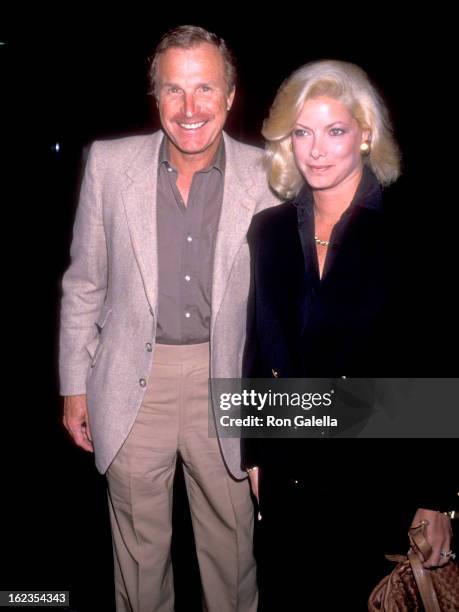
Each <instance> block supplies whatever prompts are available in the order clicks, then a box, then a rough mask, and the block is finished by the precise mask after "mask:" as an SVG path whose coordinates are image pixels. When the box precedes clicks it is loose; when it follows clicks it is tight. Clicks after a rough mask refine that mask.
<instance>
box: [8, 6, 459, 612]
mask: <svg viewBox="0 0 459 612" xmlns="http://www.w3.org/2000/svg"><path fill="white" fill-rule="evenodd" d="M286 8H287V7H286ZM246 9H247V6H245V7H240V8H239V7H237V6H236V5H231V6H230V5H226V6H221V7H219V15H218V16H217V15H216V13H215V12H214V13H212V12H210V13H209V12H206V11H204V10H203V9H199V10H193V11H191V10H188V11H187V10H182V9H181V8H180V7H179V6H178V5H173V4H172V3H170V4H168V5H165V6H163V7H162V12H161V13H160V12H159V11H154V10H146V9H140V5H139V6H138V7H135V6H134V5H133V6H132V7H127V8H125V10H124V11H123V12H121V11H120V12H119V13H116V11H115V10H114V9H113V8H111V9H110V11H108V9H107V12H106V14H105V15H104V16H103V18H100V17H98V18H97V19H96V18H95V16H94V14H93V11H92V10H88V9H83V7H82V6H81V7H78V11H77V10H76V9H74V10H73V11H72V10H71V9H68V12H67V13H66V15H63V14H54V15H53V18H52V19H51V17H49V18H48V16H46V15H43V14H42V13H40V15H33V14H30V13H28V14H27V19H26V18H25V15H24V16H22V18H21V19H16V20H15V21H14V22H13V21H11V22H10V21H5V22H4V24H6V25H5V29H4V32H2V36H1V37H0V40H1V41H2V42H4V43H6V44H4V45H2V46H0V62H1V71H2V76H1V78H2V83H3V84H4V91H3V94H2V103H3V105H4V111H3V112H2V117H1V127H2V133H3V134H4V137H3V138H2V145H1V146H2V152H3V155H4V162H3V164H2V167H3V170H4V171H3V172H2V178H1V190H2V192H3V193H4V197H2V208H1V211H2V220H3V223H2V228H3V231H2V241H1V243H2V246H3V266H2V270H3V284H4V296H5V297H4V299H3V304H4V307H6V315H4V322H5V331H6V333H5V334H4V339H5V341H4V345H3V346H4V362H5V363H6V364H7V366H8V367H7V370H6V371H5V370H4V372H6V373H5V374H4V384H3V389H2V390H3V394H2V395H3V402H2V412H3V415H4V419H3V423H4V425H3V427H2V430H3V431H2V438H3V441H4V442H6V444H2V445H1V447H2V451H3V453H2V454H3V455H4V457H3V461H2V467H3V470H2V474H3V478H2V480H3V482H4V495H3V496H2V510H1V513H2V518H1V521H2V522H1V524H2V529H1V534H0V535H1V553H0V555H1V562H2V564H3V565H4V567H3V570H2V572H1V574H0V590H5V589H15V590H21V589H27V590H33V589H40V590H45V589H54V590H59V589H63V590H70V592H71V604H72V609H74V610H81V611H83V610H84V611H86V610H108V611H109V610H111V609H112V606H113V594H112V589H113V587H112V560H111V541H110V534H109V530H108V512H107V509H106V504H105V484H104V479H103V477H102V476H100V475H99V474H98V473H97V472H96V470H95V468H94V467H93V458H92V456H90V455H88V454H86V453H84V452H83V451H80V450H78V449H76V448H74V447H73V446H72V445H71V444H70V442H69V440H68V438H67V437H66V435H65V434H64V432H63V430H62V428H61V425H60V410H61V402H60V398H59V396H58V382H57V374H56V372H57V367H56V347H57V320H58V302H59V295H60V285H59V283H60V278H61V276H62V274H63V272H64V270H65V268H66V266H67V265H68V251H69V244H70V239H71V228H72V223H73V216H74V211H75V206H76V203H77V194H78V184H79V179H80V172H81V158H82V152H83V149H84V147H85V146H86V145H88V144H89V143H90V142H91V141H93V140H94V139H96V138H105V137H114V136H120V135H125V134H132V133H144V132H148V131H151V130H153V129H156V128H157V127H158V123H157V119H156V116H155V112H154V111H153V104H152V102H153V100H152V98H151V97H149V96H147V95H146V92H147V79H146V73H147V65H148V62H147V58H148V56H149V55H150V54H151V52H152V51H153V49H154V46H155V43H156V42H157V39H158V37H159V36H160V35H161V34H162V33H163V32H164V31H165V30H167V29H168V28H170V27H173V26H176V25H179V24H183V23H194V24H196V25H202V26H204V27H206V28H208V29H210V30H213V31H216V32H217V33H218V34H220V35H221V36H223V37H224V38H225V39H226V40H227V42H228V44H229V45H230V46H231V47H232V48H233V50H234V52H235V54H236V57H237V58H238V60H239V83H238V90H237V99H236V103H235V106H234V107H233V110H232V111H231V116H230V119H229V121H228V124H227V130H228V132H229V133H230V134H231V135H232V136H234V137H235V138H238V139H241V140H243V141H246V142H249V143H252V144H259V145H261V144H262V139H261V137H260V128H261V123H262V120H263V118H264V117H265V116H266V114H267V111H268V109H269V105H270V103H271V101H272V99H273V97H274V94H275V92H276V90H277V88H278V86H279V85H280V83H281V82H282V80H283V79H284V78H285V77H286V76H288V74H289V73H290V72H291V71H292V70H293V69H294V68H296V67H298V66H299V65H301V64H303V63H305V62H307V61H310V60H313V59H320V58H336V59H344V60H348V61H352V62H356V63H358V64H359V65H360V66H362V67H363V68H364V69H365V70H367V72H368V73H369V75H370V77H371V78H372V80H373V81H374V82H375V84H376V85H377V86H378V88H379V89H380V90H381V92H383V94H384V97H385V99H386V101H387V103H388V106H389V108H390V110H391V114H392V118H393V121H394V126H395V132H396V135H397V138H398V140H399V142H400V145H401V148H402V151H403V155H404V177H403V179H402V180H401V181H400V187H399V188H400V189H401V190H402V193H403V194H404V197H403V198H402V203H403V205H402V207H401V209H400V242H399V244H394V249H400V251H401V252H404V253H406V252H407V251H408V252H409V253H410V254H411V255H410V257H409V258H408V259H407V258H406V257H403V258H401V261H402V262H404V263H403V265H406V266H407V269H406V283H407V285H408V286H410V285H411V284H412V286H413V291H416V292H417V293H416V298H417V300H415V303H416V308H414V309H413V312H412V317H413V320H414V321H415V327H416V329H417V330H418V333H417V334H416V338H415V340H414V341H416V342H418V343H419V351H418V356H419V359H418V362H417V363H414V364H410V365H411V368H410V371H409V372H408V371H407V373H406V375H408V376H413V375H414V376H433V377H437V376H438V377H443V376H455V375H456V372H457V366H456V363H457V350H456V348H457V342H456V340H457V324H456V321H455V313H456V305H455V302H454V299H453V290H454V289H455V287H454V285H455V284H456V282H457V281H456V277H457V272H456V269H455V267H456V266H455V262H456V261H457V255H456V243H457V239H456V237H455V232H456V228H455V220H456V217H457V213H456V209H457V195H456V192H457V188H456V182H457V178H456V177H457V170H456V169H455V168H453V166H452V163H453V161H456V159H457V145H456V147H454V145H455V143H457V141H458V136H457V134H458V129H457V101H456V100H457V98H456V96H453V95H452V91H453V90H454V87H453V82H454V74H455V71H454V70H453V66H452V61H451V60H452V47H453V43H454V33H453V32H451V31H449V28H448V24H449V23H450V21H451V17H450V16H448V15H447V14H442V15H441V16H436V15H433V14H432V13H425V14H422V13H419V12H418V14H417V15H415V16H410V17H407V18H402V17H401V15H400V14H398V13H397V12H391V13H389V12H388V11H389V9H385V10H387V12H386V13H385V14H384V15H377V14H373V15H372V14H369V13H368V12H367V11H368V7H367V9H366V10H365V11H364V12H362V11H361V10H359V9H357V8H353V9H351V7H347V8H344V9H343V10H342V11H340V12H336V11H333V10H332V9H331V8H330V9H328V8H326V7H324V8H323V9H322V10H316V11H315V12H313V11H312V10H311V11H309V10H305V9H303V10H300V9H298V8H295V7H288V11H289V12H288V14H285V15H281V16H279V13H280V10H281V9H280V7H276V8H275V9H274V8H273V12H272V13H269V9H268V8H266V7H265V8H264V9H263V10H260V14H259V16H258V18H257V19H255V18H252V20H251V21H249V20H248V19H247V15H246ZM224 11H225V12H224ZM161 15H162V16H161ZM164 15H169V18H165V17H164ZM57 143H58V144H59V151H56V144H57ZM407 261H408V262H409V265H407V264H406V262H407ZM394 350H397V347H394ZM11 417H12V418H13V422H12V423H11V424H9V422H8V421H9V419H10V418H11ZM457 433H458V432H452V435H456V436H457ZM366 442H371V441H359V442H358V443H366ZM445 443H446V441H444V440H442V441H439V440H425V441H424V442H423V447H422V448H423V456H424V458H426V457H427V458H428V461H426V462H425V463H424V464H423V469H425V470H426V475H427V476H428V477H429V476H430V477H432V476H433V475H434V474H435V476H434V477H440V478H441V470H437V466H438V465H440V466H441V461H442V448H443V446H442V445H444V444H445ZM356 444H357V442H356ZM385 444H386V446H385V450H389V448H390V450H391V452H398V453H400V455H401V457H407V456H409V452H407V445H411V446H412V444H411V442H404V441H400V440H398V441H386V443H385ZM389 445H390V447H389ZM411 446H410V448H411ZM417 448H419V447H417ZM416 452H417V451H416ZM438 474H440V475H438ZM182 486H183V483H182V482H181V480H180V479H179V480H178V482H177V498H178V502H177V504H176V506H175V521H176V532H175V533H176V535H175V545H174V558H175V561H176V580H177V589H176V599H177V610H178V611H179V610H187V611H192V610H194V609H195V608H196V606H198V602H199V585H198V574H197V570H196V567H195V564H194V553H193V550H192V546H191V544H190V543H191V538H192V535H191V531H190V526H189V521H188V515H187V507H186V502H185V500H184V497H183V489H182ZM445 486H451V483H450V482H449V483H446V482H445ZM178 541H180V547H177V546H176V543H177V542H178ZM185 543H186V544H185ZM188 544H189V545H188ZM196 609H197V608H196Z"/></svg>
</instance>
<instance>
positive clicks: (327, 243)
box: [314, 236, 330, 247]
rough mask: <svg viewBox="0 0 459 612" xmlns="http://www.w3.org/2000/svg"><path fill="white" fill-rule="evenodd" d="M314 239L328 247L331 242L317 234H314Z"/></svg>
mask: <svg viewBox="0 0 459 612" xmlns="http://www.w3.org/2000/svg"><path fill="white" fill-rule="evenodd" d="M314 240H315V241H316V243H317V244H320V246H324V247H328V245H329V244H330V240H321V239H320V238H317V236H314Z"/></svg>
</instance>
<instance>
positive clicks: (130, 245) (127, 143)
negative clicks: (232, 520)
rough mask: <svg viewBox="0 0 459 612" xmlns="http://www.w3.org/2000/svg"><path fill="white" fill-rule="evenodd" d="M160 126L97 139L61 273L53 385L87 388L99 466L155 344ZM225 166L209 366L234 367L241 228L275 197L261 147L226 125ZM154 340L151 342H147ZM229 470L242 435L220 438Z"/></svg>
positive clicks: (133, 403)
mask: <svg viewBox="0 0 459 612" xmlns="http://www.w3.org/2000/svg"><path fill="white" fill-rule="evenodd" d="M162 138H163V133H162V132H156V133H154V134H151V135H147V136H134V137H129V138H122V139H117V140H111V141H100V142H95V143H94V144H93V145H92V147H91V150H90V153H89V157H88V162H87V165H86V170H85V174H84V178H83V183H82V187H81V194H80V202H79V206H78V210H77V214H76V219H75V225H74V231H73V241H72V246H71V263H70V266H69V268H68V270H67V271H66V273H65V275H64V277H63V280H62V290H63V296H62V306H61V327H60V346H59V373H60V393H61V394H62V395H79V394H86V395H87V403H88V411H89V424H90V428H91V432H92V436H93V444H94V452H95V460H96V466H97V469H98V470H99V471H100V472H101V473H104V472H105V471H106V470H107V469H108V467H109V465H110V463H111V462H112V461H113V459H114V457H115V455H116V453H117V452H118V450H119V449H120V447H121V445H122V444H123V442H124V440H125V439H126V437H127V435H128V434H129V431H130V430H131V428H132V426H133V424H134V421H135V418H136V415H137V412H138V410H139V407H140V404H141V402H142V399H143V396H144V393H145V381H147V380H148V375H149V372H150V368H151V364H152V356H153V351H154V345H155V334H156V320H157V304H158V264H157V235H156V191H157V189H156V183H157V168H158V152H159V147H160V143H161V140H162ZM224 141H225V151H226V171H225V184H224V194H223V204H222V211H221V217H220V222H219V226H218V233H217V240H216V247H215V257H214V273H213V284H212V302H211V311H212V313H211V330H210V346H211V363H210V376H211V377H214V378H225V377H229V378H237V377H239V376H240V375H241V361H242V351H243V347H244V340H245V324H246V303H247V294H248V288H249V250H248V246H247V242H246V233H247V229H248V227H249V224H250V221H251V218H252V216H253V214H254V213H255V212H257V211H259V210H261V209H262V208H265V207H268V206H273V205H274V204H276V203H277V202H278V201H277V200H276V199H275V197H274V196H273V195H272V193H271V192H270V191H269V189H268V185H267V181H266V174H265V172H264V170H263V168H262V166H261V156H262V152H261V151H260V150H259V149H256V148H254V147H251V146H248V145H243V144H241V143H239V142H236V141H235V140H233V139H232V138H230V137H229V136H228V135H226V134H224ZM152 349H153V350H152ZM220 447H221V450H222V454H223V458H224V460H225V463H226V465H227V467H228V470H229V471H230V473H231V474H232V475H233V476H234V477H236V478H243V477H245V473H244V472H242V471H241V468H240V451H239V439H235V438H225V439H223V438H222V439H221V440H220Z"/></svg>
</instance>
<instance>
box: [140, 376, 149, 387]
mask: <svg viewBox="0 0 459 612" xmlns="http://www.w3.org/2000/svg"><path fill="white" fill-rule="evenodd" d="M139 385H140V386H141V387H146V386H147V381H146V380H145V378H141V379H140V380H139Z"/></svg>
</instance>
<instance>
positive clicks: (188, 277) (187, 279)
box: [185, 274, 191, 283]
mask: <svg viewBox="0 0 459 612" xmlns="http://www.w3.org/2000/svg"><path fill="white" fill-rule="evenodd" d="M185 280H186V281H187V283H188V282H190V280H191V276H190V275H189V274H187V275H186V276H185Z"/></svg>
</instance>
